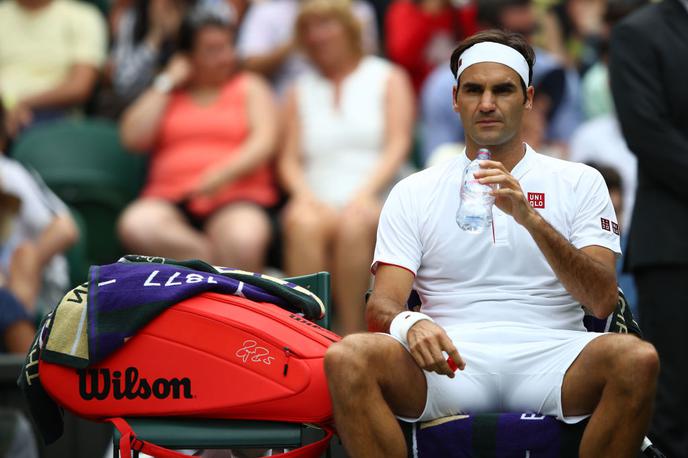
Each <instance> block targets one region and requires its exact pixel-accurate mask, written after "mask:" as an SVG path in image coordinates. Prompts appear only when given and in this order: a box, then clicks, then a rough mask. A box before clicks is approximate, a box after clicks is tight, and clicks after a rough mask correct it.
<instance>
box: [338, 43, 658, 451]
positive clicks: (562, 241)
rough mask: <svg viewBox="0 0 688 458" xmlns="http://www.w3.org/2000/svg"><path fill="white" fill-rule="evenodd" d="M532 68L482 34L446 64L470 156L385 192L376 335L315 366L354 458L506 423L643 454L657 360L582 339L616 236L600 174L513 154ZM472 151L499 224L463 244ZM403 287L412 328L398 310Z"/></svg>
mask: <svg viewBox="0 0 688 458" xmlns="http://www.w3.org/2000/svg"><path fill="white" fill-rule="evenodd" d="M532 66H533V50H532V48H531V47H530V46H529V45H528V44H527V43H526V42H525V40H523V38H522V37H521V36H520V35H517V34H512V33H507V32H501V31H484V32H480V33H478V34H477V35H474V36H473V37H470V38H468V39H466V40H465V41H463V42H462V43H461V44H460V45H459V47H458V48H457V49H456V50H455V51H454V53H453V56H452V59H451V68H452V72H453V73H454V75H455V76H456V80H457V84H456V86H455V87H454V94H453V105H454V110H455V111H456V112H457V113H459V114H460V116H461V119H462V122H463V126H464V128H465V130H466V153H465V155H462V156H460V157H458V158H456V159H453V160H451V161H449V162H447V163H445V164H443V165H440V166H437V167H432V168H429V169H426V170H424V171H421V172H419V173H417V174H415V175H412V176H410V177H408V178H407V179H405V180H403V181H401V182H400V183H399V184H398V185H397V186H396V187H395V188H394V189H393V190H392V192H391V194H390V195H389V198H388V200H387V202H386V203H385V206H384V209H383V210H382V214H381V217H380V224H379V229H378V238H377V246H376V251H375V257H374V263H373V271H374V272H375V274H376V278H375V287H374V290H373V293H372V296H371V298H370V300H369V302H368V309H367V319H368V325H369V329H370V330H371V331H380V332H381V333H377V334H354V335H351V336H348V337H346V338H345V339H343V340H342V341H341V342H340V343H337V344H334V345H333V346H332V347H330V349H329V351H328V353H327V355H326V359H325V370H326V372H327V376H328V380H329V385H330V390H331V394H332V401H333V406H334V415H335V421H336V425H337V430H338V432H339V434H340V436H341V438H342V440H343V442H344V445H345V447H346V448H347V450H348V452H349V454H350V455H351V456H355V457H357V458H360V457H379V456H385V457H405V456H406V453H407V451H406V445H405V442H404V438H403V435H402V432H401V429H400V427H399V425H398V423H397V421H396V418H395V416H396V417H399V418H402V419H407V420H409V421H418V420H420V421H426V420H431V419H434V418H438V417H444V416H449V415H455V414H459V413H468V414H471V413H480V412H505V411H510V412H533V413H539V414H545V415H553V416H556V417H557V418H559V419H560V420H562V421H565V422H567V423H575V422H578V421H580V420H582V419H583V418H585V417H587V416H590V415H592V418H590V420H589V422H588V425H587V428H586V431H585V434H584V435H583V439H582V443H581V445H580V451H579V452H580V455H581V456H586V457H587V456H614V457H631V456H636V455H637V453H638V450H639V448H640V444H641V440H642V438H643V436H644V434H645V431H646V429H647V425H648V422H649V419H650V416H651V413H652V399H653V396H654V390H655V384H656V379H657V372H658V367H659V361H658V357H657V353H656V352H655V350H654V348H653V347H652V346H651V345H650V344H648V343H645V342H642V341H640V340H639V339H638V338H636V337H632V336H629V335H619V334H596V333H589V332H586V331H585V328H584V327H583V314H584V312H583V308H582V306H585V307H586V308H587V309H588V310H590V311H591V312H592V313H594V315H595V316H597V317H606V316H607V315H609V314H610V313H611V312H612V311H613V310H614V308H615V304H616V301H617V289H616V277H615V273H614V261H615V258H616V256H617V255H618V254H619V252H620V248H619V236H618V225H617V223H616V217H615V215H614V209H613V207H612V203H611V201H610V198H609V194H608V192H607V189H606V187H605V184H604V181H603V179H602V177H601V176H600V174H599V173H598V172H596V171H595V170H593V169H592V168H590V167H588V166H586V165H583V164H575V163H570V162H565V161H561V160H558V159H554V158H551V157H547V156H543V155H541V154H538V153H536V152H535V151H534V150H532V149H531V148H530V146H528V145H526V144H524V143H523V142H522V140H521V138H520V136H519V131H520V128H521V123H522V118H523V115H524V113H525V112H526V111H527V110H530V109H531V107H532V103H533V95H534V90H533V87H532V86H531V85H530V82H531V78H532ZM482 147H487V148H489V149H490V150H491V152H492V160H488V161H483V162H482V163H481V170H480V172H477V173H476V174H475V177H476V178H477V179H478V180H479V181H480V182H481V183H483V184H490V185H498V186H495V189H494V190H493V191H492V193H493V195H494V196H495V198H496V201H495V205H494V208H493V215H494V219H493V224H492V230H486V231H484V232H482V233H481V234H471V233H468V232H464V231H462V230H461V229H460V228H459V227H458V226H457V225H456V223H455V221H454V215H455V214H456V210H457V207H458V205H459V192H458V191H459V187H460V185H461V177H462V173H463V170H464V169H465V167H466V166H467V165H468V163H469V160H471V159H474V158H475V157H476V155H477V151H478V149H479V148H482ZM412 287H413V288H414V289H415V290H417V291H418V293H419V295H420V298H421V301H422V306H421V309H420V310H421V311H422V312H423V313H420V312H411V311H407V310H406V307H405V303H406V300H407V298H408V297H409V293H410V291H411V288H412ZM581 304H582V306H581ZM383 332H385V333H386V332H388V333H389V334H391V336H390V335H389V334H384V333H383ZM446 354H448V355H449V357H450V359H451V360H453V362H454V363H456V365H457V366H458V368H459V369H461V372H458V373H455V372H454V371H453V370H452V369H451V368H450V365H449V364H448V359H447V356H446ZM621 424H623V427H619V426H620V425H621Z"/></svg>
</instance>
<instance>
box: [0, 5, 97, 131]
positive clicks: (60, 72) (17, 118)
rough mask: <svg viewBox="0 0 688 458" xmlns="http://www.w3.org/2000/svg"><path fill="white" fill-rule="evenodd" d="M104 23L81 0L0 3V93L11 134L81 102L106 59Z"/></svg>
mask: <svg viewBox="0 0 688 458" xmlns="http://www.w3.org/2000/svg"><path fill="white" fill-rule="evenodd" d="M106 47H107V28H106V25H105V21H104V19H103V18H102V16H101V14H100V12H99V11H98V10H97V9H96V8H95V7H94V6H93V5H89V4H87V3H85V2H73V1H67V0H8V1H5V2H2V3H0V98H1V99H2V100H1V102H2V103H3V104H4V106H5V107H6V108H7V110H8V112H7V118H6V120H5V122H6V127H7V130H8V133H9V136H10V137H14V136H15V135H17V133H19V132H20V131H22V130H23V129H26V128H27V127H29V126H31V125H34V124H36V123H39V122H44V121H50V120H54V119H57V118H59V117H62V116H64V115H66V114H68V113H70V111H72V110H73V109H75V108H79V107H81V106H82V105H83V104H84V103H85V102H86V100H87V99H88V97H89V96H90V95H91V92H92V91H93V88H94V87H95V84H96V81H97V78H98V71H99V69H100V67H101V66H102V64H103V62H104V61H105V53H106Z"/></svg>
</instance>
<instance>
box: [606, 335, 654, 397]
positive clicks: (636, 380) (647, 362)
mask: <svg viewBox="0 0 688 458" xmlns="http://www.w3.org/2000/svg"><path fill="white" fill-rule="evenodd" d="M613 351H614V352H615V354H614V357H613V359H614V364H613V367H614V372H613V373H612V381H613V382H612V383H616V384H617V385H620V386H619V388H621V389H622V390H624V391H627V392H632V393H635V394H648V395H649V394H653V393H654V387H655V384H656V382H657V376H658V374H659V355H658V354H657V350H655V347H654V346H653V345H652V344H650V343H649V342H645V341H643V340H640V339H637V338H634V337H631V336H620V339H619V342H618V344H617V346H616V348H614V349H613Z"/></svg>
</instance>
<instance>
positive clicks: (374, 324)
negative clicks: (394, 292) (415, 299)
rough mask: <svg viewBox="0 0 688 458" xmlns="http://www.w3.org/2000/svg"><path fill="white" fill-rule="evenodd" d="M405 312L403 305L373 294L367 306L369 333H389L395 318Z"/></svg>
mask: <svg viewBox="0 0 688 458" xmlns="http://www.w3.org/2000/svg"><path fill="white" fill-rule="evenodd" d="M404 310H405V308H404V305H403V304H399V303H398V302H396V301H394V300H392V299H389V298H387V297H384V296H380V295H376V294H375V292H373V294H372V295H371V296H370V299H369V300H368V304H367V306H366V321H367V322H368V331H370V332H389V326H390V324H391V323H392V320H393V319H394V317H395V316H397V315H398V314H399V313H401V312H403V311H404Z"/></svg>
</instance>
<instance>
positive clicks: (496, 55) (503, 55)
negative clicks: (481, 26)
mask: <svg viewBox="0 0 688 458" xmlns="http://www.w3.org/2000/svg"><path fill="white" fill-rule="evenodd" d="M481 62H496V63H498V64H503V65H506V66H507V67H509V68H511V69H512V70H513V71H515V72H516V73H518V75H519V76H520V77H521V79H522V80H523V82H524V83H525V85H526V87H527V86H530V81H529V80H528V62H526V59H525V58H524V57H523V56H522V55H521V53H520V52H518V51H516V50H515V49H514V48H512V47H510V46H506V45H503V44H500V43H495V42H492V41H483V42H482V43H477V44H474V45H473V46H471V47H470V48H468V49H467V50H465V51H464V52H463V53H461V56H460V57H459V68H458V70H457V71H456V81H459V77H460V76H461V73H463V71H464V70H466V69H467V68H468V67H470V66H471V65H474V64H479V63H481Z"/></svg>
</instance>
